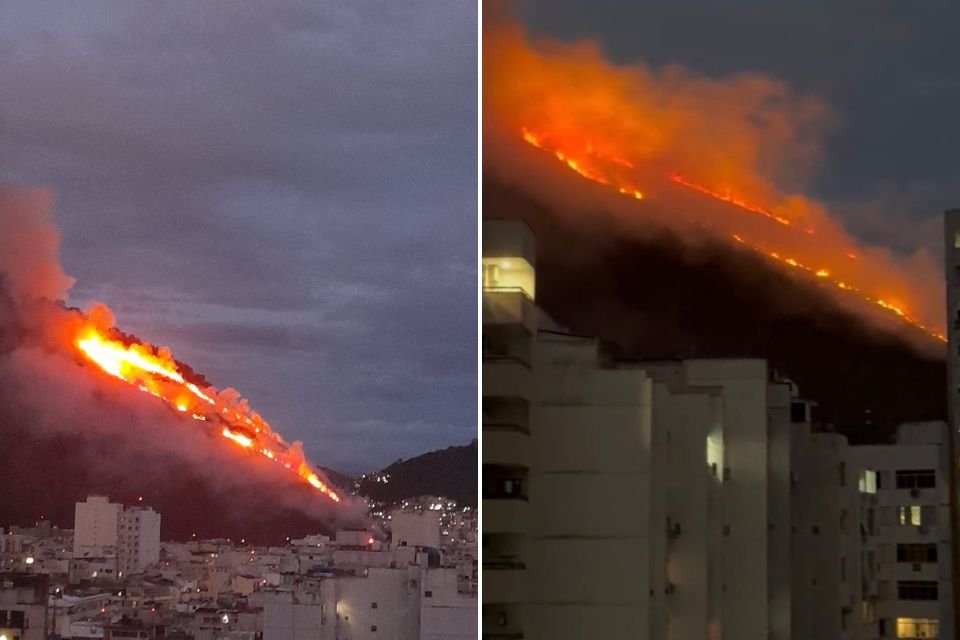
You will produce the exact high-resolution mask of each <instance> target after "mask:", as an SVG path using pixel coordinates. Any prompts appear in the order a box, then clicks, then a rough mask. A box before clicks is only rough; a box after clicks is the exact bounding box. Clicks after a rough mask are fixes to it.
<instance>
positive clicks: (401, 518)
mask: <svg viewBox="0 0 960 640" xmlns="http://www.w3.org/2000/svg"><path fill="white" fill-rule="evenodd" d="M390 546H391V548H393V549H396V548H397V547H407V546H409V547H431V548H433V549H439V548H440V515H439V514H438V513H437V512H436V511H429V510H423V511H407V510H403V509H394V510H393V511H391V512H390Z"/></svg>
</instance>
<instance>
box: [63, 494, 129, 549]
mask: <svg viewBox="0 0 960 640" xmlns="http://www.w3.org/2000/svg"><path fill="white" fill-rule="evenodd" d="M122 511H123V505H122V504H117V503H114V502H110V499H109V498H107V497H105V496H88V497H87V499H86V501H84V502H78V503H77V504H76V507H75V509H74V520H73V557H74V558H83V557H103V556H104V555H112V554H113V552H114V551H115V550H116V547H117V534H118V532H119V525H120V513H121V512H122Z"/></svg>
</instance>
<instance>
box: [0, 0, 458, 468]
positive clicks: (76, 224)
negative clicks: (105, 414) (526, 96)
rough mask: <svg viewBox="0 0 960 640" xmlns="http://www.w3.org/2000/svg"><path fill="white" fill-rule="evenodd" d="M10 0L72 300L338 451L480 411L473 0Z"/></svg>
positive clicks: (9, 46)
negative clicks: (106, 314) (105, 308)
mask: <svg viewBox="0 0 960 640" xmlns="http://www.w3.org/2000/svg"><path fill="white" fill-rule="evenodd" d="M278 4H279V3H252V2H251V3H245V2H244V3H240V2H223V3H196V2H178V3H160V4H155V3H130V2H84V3H73V2H58V3H45V4H42V5H38V4H36V3H34V2H18V3H8V2H4V3H3V4H2V5H0V87H2V90H0V182H6V183H15V184H25V185H44V186H48V187H51V188H52V189H53V190H55V192H56V194H57V205H56V211H55V217H56V220H57V223H58V225H59V226H60V228H61V230H62V234H63V249H62V261H63V264H64V268H65V270H66V272H67V273H69V274H70V275H72V276H74V277H75V278H76V279H77V284H76V285H75V287H74V289H73V292H72V295H71V302H73V303H78V304H79V303H86V302H87V301H89V300H93V299H96V300H101V301H103V302H105V303H106V304H108V305H109V306H110V307H111V308H113V309H114V311H115V313H116V315H117V324H118V326H120V327H121V328H122V329H124V330H127V331H130V332H133V333H136V334H137V335H139V336H140V337H141V338H142V339H144V340H148V341H151V342H154V343H156V344H162V345H166V346H169V347H171V348H172V350H173V352H174V355H175V356H176V357H178V358H179V359H181V360H183V361H185V362H188V363H189V364H190V365H192V366H193V367H194V368H196V369H197V370H198V371H200V372H202V373H204V374H205V375H206V376H207V377H208V379H209V380H210V381H211V382H213V383H214V384H215V385H216V386H218V387H220V388H223V387H227V386H232V387H235V388H236V389H238V390H239V391H240V392H241V393H242V394H243V395H244V396H245V397H247V398H249V400H250V402H251V404H252V406H253V407H254V409H255V410H257V411H259V412H260V413H261V414H262V415H263V416H264V417H265V418H266V419H267V421H268V422H270V423H271V424H272V425H273V426H274V427H275V429H276V430H277V431H279V432H280V433H281V434H282V435H284V436H285V437H287V438H288V439H302V440H303V441H304V444H305V449H306V451H307V454H308V456H309V457H311V458H312V459H313V460H315V461H316V462H318V463H319V464H323V465H327V466H331V467H334V468H337V469H340V470H342V471H346V472H354V473H355V472H362V471H368V470H374V469H377V468H380V467H383V466H385V465H386V464H388V463H390V462H392V461H393V460H395V459H396V458H399V457H409V456H412V455H417V454H420V453H423V452H425V451H428V450H430V449H434V448H440V447H445V446H448V445H451V444H464V443H466V442H468V441H469V440H470V439H471V438H473V437H475V435H476V416H477V412H476V353H477V347H476V336H477V330H476V326H477V325H476V322H477V320H476V318H477V308H476V299H477V296H476V276H475V273H476V255H477V235H476V228H477V218H476V215H477V213H476V202H477V200H476V198H477V195H476V176H477V168H476V167H477V165H476V158H477V155H476V139H477V135H476V127H477V116H476V111H477V89H476V88H477V76H476V69H477V58H476V56H477V52H476V41H477V38H476V29H477V10H476V3H475V2H470V1H460V2H451V1H445V0H436V1H434V2H416V1H413V2H389V1H387V0H384V1H382V2H351V3H333V2H327V3H309V2H302V3H283V6H282V7H281V6H278Z"/></svg>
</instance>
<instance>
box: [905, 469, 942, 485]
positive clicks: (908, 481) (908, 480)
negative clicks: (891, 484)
mask: <svg viewBox="0 0 960 640" xmlns="http://www.w3.org/2000/svg"><path fill="white" fill-rule="evenodd" d="M936 486H937V473H936V471H934V470H933V469H919V470H918V469H910V470H903V471H897V489H933V488H934V487H936Z"/></svg>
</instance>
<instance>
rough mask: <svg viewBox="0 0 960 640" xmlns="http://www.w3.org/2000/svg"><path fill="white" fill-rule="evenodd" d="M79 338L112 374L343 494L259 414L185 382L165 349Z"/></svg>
mask: <svg viewBox="0 0 960 640" xmlns="http://www.w3.org/2000/svg"><path fill="white" fill-rule="evenodd" d="M75 342H76V345H77V348H78V349H79V350H80V352H81V353H82V354H84V355H85V356H86V357H87V358H88V359H89V360H90V361H92V362H94V363H95V364H97V366H99V367H100V368H101V369H102V370H103V371H105V372H106V373H108V374H109V375H111V376H113V377H115V378H119V379H120V380H123V381H124V382H127V383H129V384H131V385H133V386H136V387H137V388H138V389H140V390H141V391H143V392H145V393H149V394H150V395H152V396H154V397H157V398H160V399H161V400H163V401H165V402H166V403H167V404H169V405H170V407H171V408H173V409H175V410H176V411H178V412H180V413H185V414H189V415H190V416H191V417H192V418H193V419H194V420H197V421H199V422H208V421H211V420H212V421H215V423H219V424H222V425H225V426H223V428H222V430H221V432H220V434H221V435H222V436H223V437H224V438H226V439H227V440H230V441H231V442H232V443H234V444H235V445H237V446H238V447H241V448H242V449H246V450H250V451H253V452H255V453H258V454H260V455H262V456H263V457H264V458H266V459H267V460H270V461H272V462H275V463H279V464H282V465H283V466H284V468H286V469H289V470H291V471H293V470H294V469H296V474H297V476H298V477H299V478H300V479H302V480H303V481H305V482H306V483H307V484H309V485H310V486H312V487H313V488H314V489H316V490H318V491H319V492H320V493H321V494H323V495H325V496H327V497H328V498H329V499H331V500H333V501H334V502H340V501H341V499H340V496H338V495H337V494H336V492H334V491H333V490H332V489H331V488H330V487H329V486H328V485H327V484H325V483H324V482H323V481H322V480H320V477H319V476H318V474H317V473H316V472H315V471H313V470H312V469H311V468H310V467H309V466H308V465H307V464H306V463H305V462H302V455H301V454H299V451H298V450H296V449H295V448H292V447H290V446H288V445H287V444H286V443H285V442H284V441H283V439H282V438H281V437H280V436H278V435H277V434H275V433H274V432H272V431H271V430H270V427H269V425H267V424H266V423H265V422H264V421H263V420H262V419H261V418H260V416H258V415H257V414H256V413H252V412H248V411H247V410H246V409H245V408H239V407H238V406H234V404H230V403H229V401H221V400H219V399H216V398H221V395H220V394H219V393H218V392H217V391H216V390H215V389H212V388H210V389H208V390H206V391H204V390H201V389H200V388H199V387H198V386H197V385H195V384H194V383H192V382H187V381H186V380H185V379H184V377H183V375H182V374H181V373H180V371H179V369H178V368H177V365H176V364H175V363H174V361H173V359H172V357H171V356H170V355H169V354H167V353H166V352H164V351H157V350H155V349H154V348H153V347H152V346H151V345H148V344H131V345H126V344H124V343H123V342H120V341H117V340H111V339H109V338H106V337H104V336H103V335H101V334H100V333H98V332H97V330H96V329H93V328H86V329H84V330H83V331H82V332H81V333H80V336H79V337H78V338H77V339H76V341H75ZM224 397H225V396H224ZM244 407H245V405H244ZM255 444H256V445H257V446H256V447H254V445H255Z"/></svg>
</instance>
